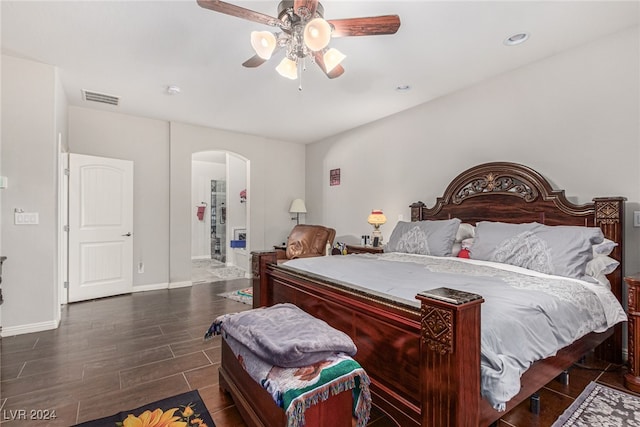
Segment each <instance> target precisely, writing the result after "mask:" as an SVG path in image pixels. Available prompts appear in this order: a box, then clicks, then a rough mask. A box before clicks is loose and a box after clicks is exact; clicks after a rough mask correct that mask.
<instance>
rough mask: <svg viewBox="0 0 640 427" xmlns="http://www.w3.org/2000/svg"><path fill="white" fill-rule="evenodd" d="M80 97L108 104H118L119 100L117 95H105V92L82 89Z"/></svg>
mask: <svg viewBox="0 0 640 427" xmlns="http://www.w3.org/2000/svg"><path fill="white" fill-rule="evenodd" d="M82 97H83V98H84V100H85V101H93V102H100V103H102V104H109V105H118V103H119V102H120V97H119V96H114V95H107V94H105V93H100V92H93V91H90V90H84V89H83V90H82Z"/></svg>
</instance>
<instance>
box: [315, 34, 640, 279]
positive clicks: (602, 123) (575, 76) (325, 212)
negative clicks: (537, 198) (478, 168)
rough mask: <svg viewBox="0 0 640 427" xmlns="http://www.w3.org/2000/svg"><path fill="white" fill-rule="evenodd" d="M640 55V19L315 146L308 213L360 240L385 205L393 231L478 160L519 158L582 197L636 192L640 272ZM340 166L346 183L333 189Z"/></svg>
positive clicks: (629, 263) (629, 262)
mask: <svg viewBox="0 0 640 427" xmlns="http://www.w3.org/2000/svg"><path fill="white" fill-rule="evenodd" d="M523 48H526V45H523ZM639 52H640V42H639V34H638V28H637V27H636V28H633V29H629V30H626V31H623V32H620V33H617V34H614V35H612V36H609V37H607V38H604V39H600V40H597V41H595V42H593V43H590V44H587V45H584V46H581V47H578V48H576V49H573V50H570V51H567V52H563V53H560V54H558V55H555V56H552V57H549V58H546V59H545V60H542V61H539V62H536V63H534V64H532V65H529V66H526V67H523V68H520V69H518V70H515V71H512V72H509V73H506V74H503V75H500V76H497V77H495V78H492V79H490V80H487V81H485V82H483V83H480V84H478V85H475V86H472V87H470V88H468V89H465V90H461V91H459V92H457V93H454V94H451V95H449V96H445V97H442V98H439V99H436V100H434V101H432V102H429V103H426V104H423V105H421V106H418V107H415V108H412V109H410V110H407V111H405V112H402V113H399V114H396V115H394V116H391V117H388V118H385V119H383V120H380V121H377V122H375V123H371V124H369V125H366V126H363V127H360V128H358V129H353V130H351V131H348V132H345V133H343V134H341V135H338V136H335V137H332V138H328V139H326V140H324V141H320V142H318V143H314V144H311V145H309V146H308V147H307V156H306V176H307V187H306V195H307V210H308V211H309V213H308V219H309V221H308V222H318V223H323V224H326V225H329V226H332V227H335V228H336V231H337V238H336V240H338V241H340V240H342V241H346V240H352V241H354V242H357V241H359V236H360V235H361V234H365V233H366V234H369V233H370V232H371V226H369V225H368V224H367V222H366V218H367V214H368V213H369V212H370V210H371V209H372V208H382V209H383V210H384V212H385V213H386V214H387V218H388V221H389V222H388V223H387V224H385V225H383V226H382V228H381V230H382V232H383V235H384V236H385V239H386V240H388V237H389V235H390V234H391V231H392V230H393V227H394V225H395V223H396V222H397V220H398V216H399V215H403V216H404V219H405V220H409V215H410V210H409V208H408V206H409V204H410V203H412V202H414V201H417V200H422V201H424V202H425V203H427V205H429V206H432V205H433V204H434V203H435V199H436V197H438V196H441V195H442V193H443V192H444V189H445V187H446V185H447V184H448V183H449V182H450V181H451V180H452V179H453V178H454V177H455V176H456V175H457V174H458V173H460V172H462V171H463V170H465V169H467V168H469V167H471V166H474V165H476V164H480V163H484V162H489V161H513V162H518V163H523V164H525V165H528V166H530V167H532V168H534V169H535V170H537V171H538V172H540V173H542V174H543V175H544V176H546V177H547V178H549V179H550V180H552V182H553V183H554V184H555V185H557V186H558V187H559V188H562V189H565V190H566V194H567V196H568V197H569V198H570V199H571V200H572V201H574V202H578V203H585V202H589V201H590V200H591V198H592V197H594V196H625V197H627V198H628V203H627V206H626V209H627V210H626V217H627V218H626V222H625V227H626V232H625V234H626V236H625V237H626V239H627V243H628V244H627V248H626V253H625V255H626V268H625V271H626V273H627V274H631V273H634V272H636V271H639V270H640V260H639V259H638V258H639V257H638V254H639V252H640V250H639V245H640V238H639V237H640V234H639V232H638V230H639V229H637V228H632V225H633V222H632V218H631V216H632V211H633V210H640V185H639V184H640V168H639V167H638V166H639V163H640V137H639V117H640V108H639V103H640V89H639V76H640V69H639V63H640V58H639ZM334 168H340V169H341V178H342V182H341V185H339V186H333V187H331V186H329V170H330V169H334Z"/></svg>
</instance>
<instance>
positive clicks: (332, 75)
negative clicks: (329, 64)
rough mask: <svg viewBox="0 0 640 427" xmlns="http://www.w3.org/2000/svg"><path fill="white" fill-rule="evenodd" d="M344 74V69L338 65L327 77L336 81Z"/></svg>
mask: <svg viewBox="0 0 640 427" xmlns="http://www.w3.org/2000/svg"><path fill="white" fill-rule="evenodd" d="M342 74H344V67H342V65H340V64H338V65H336V66H335V67H333V70H331V71H329V72H328V73H327V77H329V78H330V79H335V78H336V77H340V76H341V75H342Z"/></svg>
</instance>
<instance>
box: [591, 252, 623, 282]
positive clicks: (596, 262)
mask: <svg viewBox="0 0 640 427" xmlns="http://www.w3.org/2000/svg"><path fill="white" fill-rule="evenodd" d="M619 265H620V263H619V262H618V261H617V260H615V259H613V258H611V257H609V256H607V255H596V256H594V257H593V259H592V260H591V261H589V262H588V263H587V266H586V269H585V273H586V274H587V275H589V276H591V277H596V278H597V277H598V276H599V275H600V274H604V275H605V276H606V275H607V274H611V273H613V272H614V270H615V269H616V268H618V266H619Z"/></svg>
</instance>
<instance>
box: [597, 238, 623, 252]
mask: <svg viewBox="0 0 640 427" xmlns="http://www.w3.org/2000/svg"><path fill="white" fill-rule="evenodd" d="M616 246H618V244H617V243H616V242H614V241H613V240H609V239H604V240H603V241H602V243H598V244H597V245H593V256H596V255H611V252H613V250H614V249H615V247H616Z"/></svg>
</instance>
